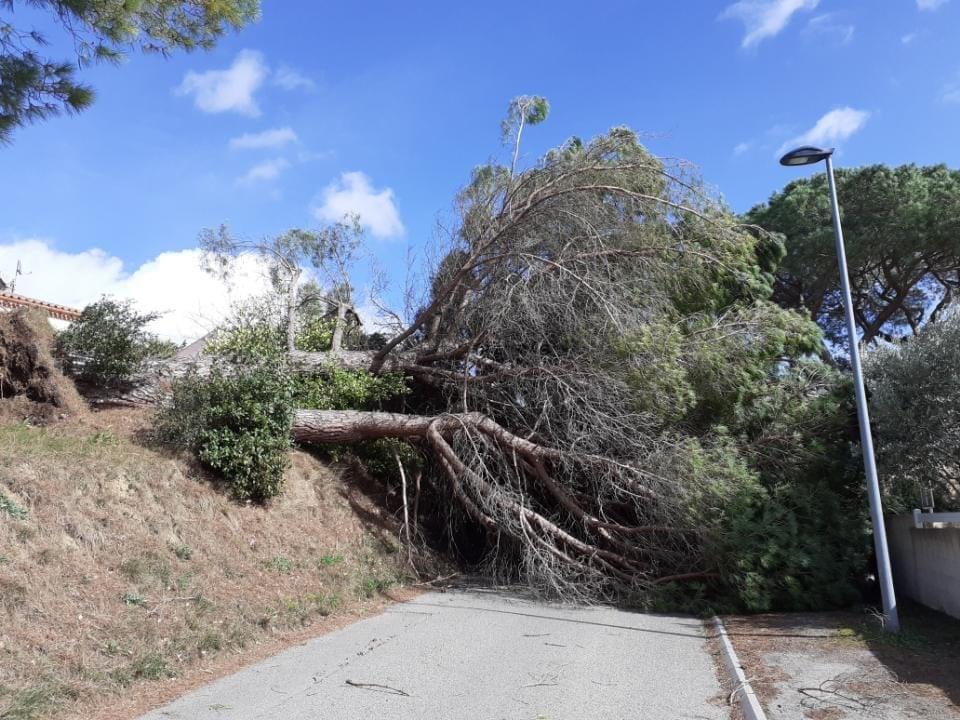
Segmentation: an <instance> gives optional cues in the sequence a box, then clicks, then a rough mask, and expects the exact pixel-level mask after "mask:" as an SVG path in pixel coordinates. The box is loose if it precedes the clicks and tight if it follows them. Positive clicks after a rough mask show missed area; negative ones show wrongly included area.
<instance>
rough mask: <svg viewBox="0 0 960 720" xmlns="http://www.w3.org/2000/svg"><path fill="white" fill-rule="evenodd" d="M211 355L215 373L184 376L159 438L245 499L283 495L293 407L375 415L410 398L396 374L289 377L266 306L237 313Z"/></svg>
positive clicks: (336, 372) (272, 313)
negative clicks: (383, 407) (376, 410)
mask: <svg viewBox="0 0 960 720" xmlns="http://www.w3.org/2000/svg"><path fill="white" fill-rule="evenodd" d="M205 351H206V353H207V354H209V355H211V356H212V365H211V368H210V371H209V373H208V374H206V375H202V374H201V373H199V372H197V371H191V372H188V373H187V374H186V375H185V376H183V377H181V378H178V379H177V380H176V381H175V382H174V383H173V384H172V387H171V392H170V394H169V396H168V399H167V400H166V401H165V402H164V403H163V404H162V405H161V407H160V408H159V410H158V413H157V418H156V422H155V426H156V429H157V434H158V436H159V438H160V439H161V440H163V441H165V442H168V443H172V444H177V445H182V446H184V447H187V448H189V449H190V450H191V451H192V452H194V453H195V454H196V456H197V458H198V459H199V460H200V461H201V462H202V463H204V464H205V465H206V466H208V467H210V468H211V469H213V470H216V471H217V472H218V473H220V474H221V475H222V476H223V477H224V479H225V480H226V481H227V483H228V484H229V486H230V488H231V490H232V492H233V494H234V496H235V497H236V498H237V499H240V500H253V501H263V500H266V499H268V498H271V497H273V496H275V495H277V494H278V493H279V492H280V491H281V489H282V485H283V472H284V470H285V469H286V467H287V461H288V458H287V452H288V450H289V449H290V446H291V440H290V424H291V421H292V418H293V412H294V410H295V409H297V408H314V409H319V410H344V409H350V408H356V409H371V408H376V407H380V406H381V405H382V404H383V403H384V402H386V401H387V400H389V399H390V398H393V397H395V396H397V395H401V394H404V393H406V392H407V386H406V379H405V378H404V377H403V376H402V375H398V374H385V375H371V374H370V373H368V372H365V371H362V370H342V369H340V368H335V367H328V368H324V369H322V370H320V371H318V372H316V373H311V374H303V373H297V372H293V371H291V369H290V368H289V366H288V364H287V358H286V348H285V346H284V331H283V327H282V325H281V324H280V323H279V322H278V321H277V314H276V310H275V309H274V308H272V306H271V305H270V303H269V302H268V301H267V300H263V301H259V302H251V303H248V304H247V305H246V306H244V307H242V308H240V309H239V310H237V311H236V312H235V314H234V316H233V317H232V318H231V319H230V320H229V321H228V322H227V323H226V324H225V326H224V327H223V328H222V329H221V330H220V331H219V332H218V334H217V336H216V337H215V338H214V339H213V340H212V341H211V342H210V343H209V344H208V345H207V347H206V350H205Z"/></svg>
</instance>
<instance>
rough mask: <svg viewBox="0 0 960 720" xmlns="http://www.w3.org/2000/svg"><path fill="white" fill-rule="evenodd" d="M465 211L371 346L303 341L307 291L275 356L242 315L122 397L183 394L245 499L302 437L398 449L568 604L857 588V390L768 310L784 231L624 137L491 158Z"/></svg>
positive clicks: (459, 519)
mask: <svg viewBox="0 0 960 720" xmlns="http://www.w3.org/2000/svg"><path fill="white" fill-rule="evenodd" d="M521 100H523V99H521ZM517 107H519V106H517ZM524 117H526V116H525V115H523V113H522V112H520V113H519V114H514V116H513V118H514V124H513V125H512V126H511V127H513V129H514V131H516V132H517V135H516V137H517V138H519V131H520V130H522V126H523V119H524ZM456 208H457V214H458V218H459V220H458V222H457V224H456V226H455V228H454V229H453V230H452V231H451V232H450V235H449V237H448V238H447V248H446V250H445V252H444V254H443V256H442V259H441V260H440V261H439V262H438V263H437V264H436V266H435V267H433V268H432V270H431V273H430V283H429V287H428V288H427V291H426V293H425V295H424V297H423V298H422V300H421V302H420V304H419V309H418V310H417V311H416V312H414V313H413V314H412V317H410V318H409V320H407V321H404V320H403V319H401V318H400V317H399V316H394V317H395V319H396V327H395V332H394V333H393V335H392V337H390V338H389V339H388V340H387V341H386V342H385V343H383V345H382V346H381V347H379V348H378V349H376V350H368V351H362V352H361V351H353V352H350V351H343V350H339V351H337V352H330V353H303V352H299V351H296V350H295V351H294V352H289V346H290V345H291V344H293V345H295V344H296V343H295V341H294V340H290V338H291V337H292V334H291V333H292V330H291V328H292V327H293V321H292V319H291V318H290V316H289V314H287V315H283V312H286V313H290V312H294V308H295V303H294V301H293V288H294V284H293V282H292V281H291V282H289V283H288V284H287V286H286V289H285V290H284V289H283V288H281V291H282V293H281V294H283V293H285V295H284V298H285V300H284V302H283V303H281V305H282V306H283V308H284V309H285V310H284V311H283V312H281V315H283V316H282V317H280V318H279V319H278V320H277V321H276V323H275V325H274V326H271V327H270V328H268V334H269V333H273V334H272V335H270V338H272V340H271V341H270V342H268V343H267V345H268V346H269V347H271V348H273V349H272V350H271V351H270V352H269V353H266V355H264V353H263V352H262V350H263V346H262V344H260V345H257V343H259V340H257V341H251V340H250V338H252V337H257V334H256V332H254V333H252V334H251V332H250V328H251V327H253V326H251V325H250V324H249V323H248V324H247V325H246V326H244V331H243V332H242V333H236V334H235V335H233V336H231V335H230V332H229V330H228V331H225V333H224V336H223V338H224V339H223V340H222V341H221V342H220V343H219V344H218V345H216V346H215V347H214V348H212V351H211V353H210V355H209V356H208V358H207V359H206V360H204V361H202V362H201V363H200V365H193V366H192V367H186V368H179V367H172V366H170V365H169V364H168V365H161V366H159V368H160V369H159V370H158V371H157V372H155V373H154V374H153V375H152V376H151V379H149V380H147V381H145V382H142V383H141V384H140V386H139V387H138V388H135V389H134V390H133V391H132V392H133V394H132V395H130V394H129V392H130V391H126V392H128V395H127V396H126V398H127V399H131V400H134V399H139V400H145V401H152V400H156V399H157V398H158V397H159V396H161V395H166V392H167V388H169V389H170V391H171V392H170V394H169V397H171V398H172V400H168V401H165V405H164V408H165V409H164V410H163V411H162V413H161V420H160V423H159V424H160V426H161V429H162V430H163V434H164V435H165V437H167V438H168V439H170V440H171V441H174V442H178V443H181V444H186V445H188V446H190V447H192V448H193V449H194V450H195V451H196V452H197V454H198V457H200V459H201V460H202V461H204V462H205V463H206V464H208V465H210V466H211V467H213V468H215V469H217V470H218V471H220V472H221V473H223V474H224V475H226V476H228V478H229V477H230V476H233V477H235V478H240V480H238V482H237V484H236V486H235V487H238V488H240V491H239V493H238V494H239V496H240V497H243V498H249V499H264V498H267V497H269V496H270V495H271V494H274V493H275V492H278V491H279V489H280V485H279V482H280V480H279V478H280V476H281V475H282V469H283V465H284V462H285V461H284V453H285V452H286V448H287V447H289V443H290V442H291V440H292V441H294V442H297V443H299V444H304V445H314V446H341V445H351V444H357V443H369V442H372V441H373V442H389V443H394V444H393V445H391V446H390V451H389V452H390V453H392V454H393V456H394V458H395V459H396V464H397V466H398V468H399V471H400V473H401V474H403V472H404V461H403V460H402V459H401V455H404V456H405V457H406V458H407V460H406V462H407V463H408V464H411V465H416V466H417V467H418V468H419V469H420V470H419V472H420V473H421V474H422V475H423V477H424V478H425V480H426V481H427V484H428V485H429V487H430V488H431V489H432V492H433V493H434V500H433V502H432V504H431V506H430V507H431V512H432V513H433V514H434V515H435V517H434V518H432V519H433V521H434V522H435V523H436V524H438V525H440V526H446V527H447V528H449V532H448V538H453V537H455V535H456V531H457V529H458V528H463V527H471V528H474V529H476V530H478V531H479V535H478V534H477V533H474V535H473V536H472V537H474V538H482V539H481V540H475V542H480V543H481V544H482V545H483V548H482V553H481V555H482V557H483V558H484V562H485V567H486V568H487V569H488V570H489V571H490V572H491V573H498V574H502V575H507V576H511V577H514V578H516V577H519V578H522V579H523V580H525V581H527V582H529V583H531V584H532V585H535V586H537V587H541V588H543V589H547V590H550V591H553V592H557V593H560V594H563V595H567V596H570V595H576V596H580V597H590V598H596V597H608V596H611V595H621V596H622V595H628V596H631V597H634V598H640V599H641V600H642V601H645V602H648V601H650V598H651V597H654V596H655V595H656V592H655V591H656V589H657V587H658V586H660V587H662V586H664V585H671V586H674V585H677V584H678V583H680V584H684V585H685V586H687V587H689V588H692V589H690V590H689V591H683V592H686V593H687V594H688V596H696V595H697V594H698V593H703V592H705V589H706V590H709V589H710V588H712V587H713V588H716V587H722V588H726V591H728V594H729V592H732V594H733V595H736V596H737V601H738V602H739V603H740V604H742V605H748V606H750V607H754V608H757V609H760V608H764V607H770V606H772V605H780V606H787V605H792V606H797V607H801V606H807V607H809V606H822V605H824V604H831V603H833V604H836V603H837V602H842V601H845V600H846V599H849V597H850V589H851V581H852V580H853V578H854V576H855V575H856V569H857V566H858V563H860V562H861V559H862V545H863V542H862V530H861V528H858V527H857V526H856V523H855V522H854V523H851V522H849V521H848V520H847V521H836V520H837V516H838V514H841V515H842V514H844V513H847V512H852V513H853V514H852V515H850V516H848V517H854V518H855V517H857V514H856V513H855V512H853V511H852V510H851V509H850V508H851V507H852V506H851V504H850V501H851V500H855V499H856V497H855V496H856V492H857V491H856V486H855V484H854V485H851V482H850V481H849V480H848V481H846V482H836V483H833V485H831V484H830V481H831V477H830V475H831V474H835V475H837V476H838V477H839V476H840V475H843V474H844V473H847V475H846V476H845V477H848V478H850V477H853V478H854V481H853V482H854V483H855V474H851V473H850V472H849V468H848V467H847V465H849V455H848V454H847V445H846V443H847V439H846V434H845V431H844V430H843V422H844V421H845V417H846V416H845V415H844V406H843V403H842V402H841V401H839V400H837V399H836V395H835V389H836V388H837V387H838V381H837V379H836V377H835V376H834V375H832V374H831V371H829V369H826V368H822V367H819V366H817V367H812V366H810V365H808V364H805V363H804V362H802V358H803V357H804V356H805V355H807V354H810V353H813V352H815V351H816V349H817V348H818V347H819V341H820V340H819V333H818V330H817V328H816V326H815V325H813V324H812V323H811V322H810V321H809V320H807V319H805V318H804V317H802V316H801V315H799V314H797V313H794V312H792V311H787V310H783V309H781V308H779V307H776V306H775V305H773V304H771V303H770V302H768V300H767V298H768V297H769V295H770V292H771V282H772V271H773V269H774V267H775V265H776V262H777V261H778V260H779V258H780V256H781V254H782V248H781V247H780V246H779V245H778V243H777V242H776V241H775V240H774V239H773V238H770V237H766V236H764V235H763V234H762V233H760V232H757V231H755V230H753V229H750V228H745V227H742V226H740V225H738V224H737V222H736V219H735V218H733V217H732V216H730V215H729V213H728V212H727V211H726V210H725V209H724V207H723V206H722V205H721V204H719V203H718V202H717V201H715V200H714V199H713V198H711V197H710V195H709V194H708V193H707V192H706V191H705V190H704V189H703V187H702V185H701V183H700V182H699V180H698V179H697V178H696V176H695V175H694V174H693V173H692V172H691V170H690V168H689V167H688V166H686V165H685V164H684V163H682V162H669V161H664V160H661V159H657V158H655V157H653V156H652V155H650V154H649V153H648V152H647V151H646V150H645V149H644V148H643V147H642V146H641V145H640V144H639V142H638V141H637V138H636V136H635V135H634V134H633V133H632V132H631V131H629V130H626V129H623V128H617V129H614V130H612V131H610V132H609V133H607V134H605V135H603V136H601V137H599V138H597V139H595V140H593V141H591V142H589V143H582V142H580V141H579V140H576V139H574V140H572V141H570V142H568V143H566V144H565V145H563V146H562V147H560V148H557V149H556V150H553V151H551V152H549V153H548V154H547V155H546V156H545V157H544V158H543V159H542V160H541V161H540V162H539V163H537V164H536V165H534V166H533V167H530V168H528V169H526V170H522V171H516V169H515V168H507V167H503V166H498V165H489V166H484V167H481V168H478V169H477V170H475V171H474V173H473V177H472V179H471V182H470V183H469V184H468V185H467V187H466V188H465V189H464V190H463V191H462V192H461V193H460V194H459V195H458V197H457V202H456ZM222 247H229V243H225V244H223V245H222ZM281 249H282V248H281ZM301 251H302V248H301V249H299V250H298V252H301ZM298 275H299V270H298V271H297V276H298ZM267 324H268V325H269V323H267ZM231 338H233V340H232V339H231ZM237 338H243V339H244V340H243V342H252V343H253V345H256V346H257V348H258V349H257V352H253V353H246V354H245V352H246V351H245V350H244V348H242V347H239V346H237V345H236V344H234V345H231V343H232V342H234V340H236V339H237ZM237 342H239V341H237ZM240 344H241V345H242V343H240ZM244 347H246V346H244ZM247 349H249V348H247ZM164 378H165V379H164ZM331 388H333V389H331ZM121 396H122V395H121ZM838 427H839V428H841V432H840V433H836V430H837V428H838ZM845 463H846V465H845ZM263 478H269V479H270V480H269V482H263V481H262V480H263ZM404 482H405V478H404ZM851 487H853V488H854V489H852V490H851ZM403 499H404V511H405V512H406V511H407V508H406V492H405V486H404V492H403ZM764 533H768V534H770V535H771V538H772V539H771V538H762V536H763V534H764ZM761 538H762V539H761ZM840 544H844V545H845V547H846V548H848V550H847V551H846V552H844V553H840V554H839V555H838V554H837V553H836V552H835V549H836V547H837V546H838V545H840ZM771 548H773V549H772V550H771ZM731 589H732V590H731ZM671 592H673V591H671Z"/></svg>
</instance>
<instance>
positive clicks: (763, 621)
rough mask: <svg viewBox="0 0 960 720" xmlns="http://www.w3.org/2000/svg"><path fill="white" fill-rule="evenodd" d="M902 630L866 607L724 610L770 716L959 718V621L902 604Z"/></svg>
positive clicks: (787, 719)
mask: <svg viewBox="0 0 960 720" xmlns="http://www.w3.org/2000/svg"><path fill="white" fill-rule="evenodd" d="M900 612H901V622H902V624H903V631H902V632H901V633H900V634H899V635H891V634H888V633H884V632H883V630H882V628H881V627H880V625H879V623H878V622H877V620H876V618H875V617H874V616H873V615H872V614H868V613H854V612H831V613H791V614H770V615H754V616H731V617H725V618H724V622H725V623H726V626H727V630H728V633H729V636H730V640H731V642H732V643H733V646H734V648H735V649H736V651H737V655H738V656H739V657H740V661H741V663H742V664H743V667H744V671H745V673H746V675H747V677H748V679H749V680H750V683H751V685H752V686H753V688H754V690H755V691H756V692H757V694H758V695H759V696H760V699H761V701H762V702H763V704H764V708H765V710H766V712H767V715H768V717H769V718H770V719H771V720H775V719H783V720H793V719H795V718H811V719H816V720H841V719H843V718H863V717H869V718H878V719H881V720H883V719H886V718H890V719H893V718H905V717H924V718H935V719H939V718H943V719H944V720H946V719H957V718H960V707H958V705H957V702H958V698H960V673H958V672H957V670H956V669H957V667H960V622H958V621H956V620H953V619H952V618H949V617H946V616H944V615H940V614H939V613H935V612H933V611H931V610H927V609H925V608H921V607H918V606H909V607H901V610H900Z"/></svg>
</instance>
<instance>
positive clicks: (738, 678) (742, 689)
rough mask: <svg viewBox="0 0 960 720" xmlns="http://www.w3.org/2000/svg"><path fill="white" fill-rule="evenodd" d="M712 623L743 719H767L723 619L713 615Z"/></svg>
mask: <svg viewBox="0 0 960 720" xmlns="http://www.w3.org/2000/svg"><path fill="white" fill-rule="evenodd" d="M713 624H714V627H716V629H717V635H718V637H719V639H720V647H721V649H722V650H723V664H724V665H725V666H726V668H727V672H728V673H729V675H730V680H731V681H732V682H733V684H734V691H733V694H734V695H736V696H737V697H738V698H739V699H740V707H741V708H742V709H743V717H744V720H767V716H766V713H764V712H763V707H762V706H761V705H760V699H759V698H758V697H757V694H756V693H755V692H754V691H753V687H751V685H750V681H749V680H747V676H746V675H745V674H744V672H743V666H742V665H741V664H740V658H738V657H737V653H736V651H735V650H734V649H733V644H732V643H731V642H730V638H729V637H727V628H726V627H725V626H724V624H723V620H721V619H720V618H719V617H718V616H716V615H714V616H713Z"/></svg>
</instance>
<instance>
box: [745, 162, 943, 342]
mask: <svg viewBox="0 0 960 720" xmlns="http://www.w3.org/2000/svg"><path fill="white" fill-rule="evenodd" d="M836 179H837V193H838V196H839V200H840V206H841V213H842V219H843V231H844V240H845V243H846V249H847V260H848V264H849V271H850V285H851V293H852V296H853V304H854V314H855V317H856V322H857V327H858V330H859V332H860V341H861V342H862V343H864V344H870V343H873V342H875V341H877V340H878V339H882V340H888V341H889V340H895V339H897V338H902V337H907V336H912V335H914V334H916V333H917V331H918V330H919V329H920V328H921V327H922V326H923V325H924V324H925V323H926V322H928V321H930V320H935V319H936V318H937V317H939V316H942V315H943V313H944V311H945V310H946V309H947V308H948V307H950V306H951V305H952V304H953V303H954V302H955V301H956V300H957V290H958V289H960V171H957V170H951V169H949V168H947V167H946V166H944V165H933V166H928V167H919V166H916V165H901V166H899V167H888V166H885V165H871V166H868V167H862V168H856V169H839V170H837V171H836ZM746 220H747V221H748V222H750V223H753V224H755V225H758V226H759V227H761V228H763V229H764V230H767V231H770V232H773V233H776V234H779V235H780V236H782V238H783V241H784V242H785V245H786V251H787V252H786V257H785V258H784V260H783V262H782V264H781V265H780V268H779V270H778V271H777V275H776V285H775V292H774V299H775V300H776V302H778V303H779V304H780V305H782V306H784V307H789V308H796V309H802V310H803V311H805V312H807V313H809V315H810V317H811V318H813V319H814V320H816V321H817V323H818V324H819V325H820V326H821V327H822V328H823V330H824V332H825V335H826V337H827V339H828V340H829V341H831V342H833V343H842V342H843V341H844V340H845V338H846V329H845V325H844V315H843V304H842V298H841V294H840V282H839V275H838V270H837V261H836V253H835V250H834V238H833V229H832V226H831V219H830V200H829V194H828V190H827V182H826V177H825V176H824V175H823V174H820V175H815V176H813V177H811V178H809V179H803V180H797V181H794V182H791V183H790V184H789V185H787V186H786V187H785V188H784V189H783V190H782V191H781V192H778V193H775V194H774V195H773V196H772V197H771V198H770V200H769V201H767V202H766V203H765V204H763V205H758V206H757V207H755V208H753V209H752V210H750V212H749V213H747V215H746Z"/></svg>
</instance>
